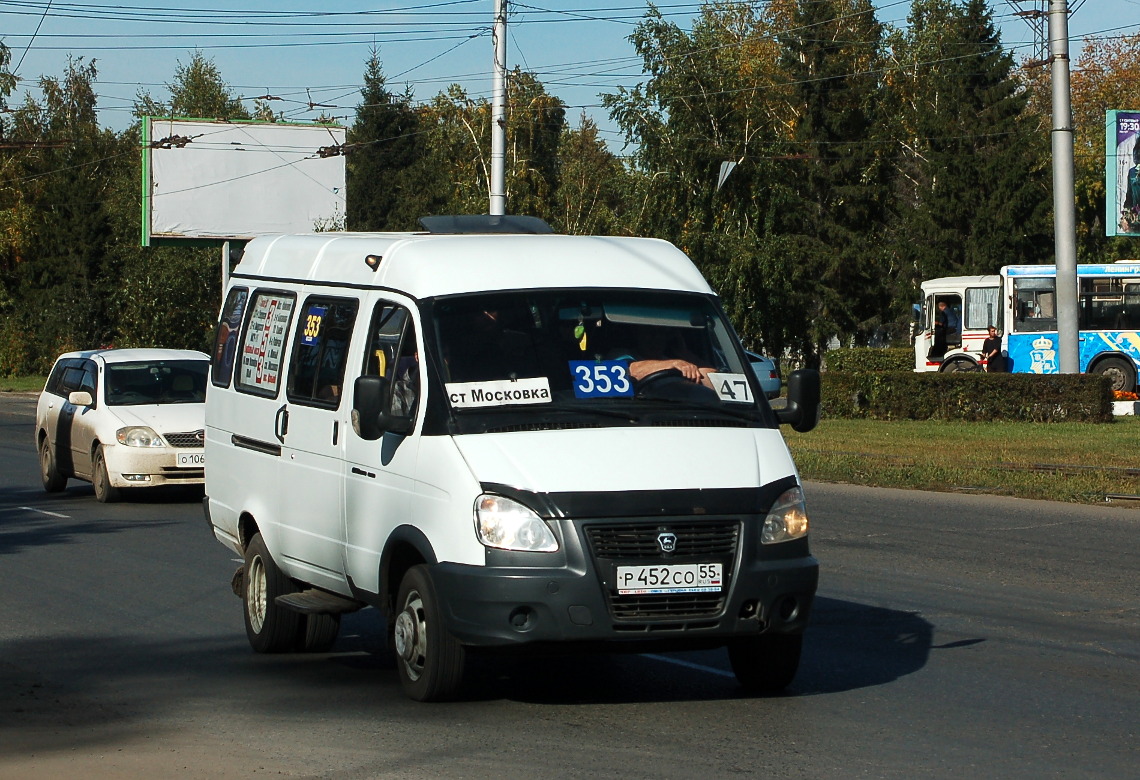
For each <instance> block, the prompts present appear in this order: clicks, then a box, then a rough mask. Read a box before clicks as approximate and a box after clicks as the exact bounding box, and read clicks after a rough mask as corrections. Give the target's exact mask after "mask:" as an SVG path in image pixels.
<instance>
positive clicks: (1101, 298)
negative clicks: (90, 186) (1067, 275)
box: [1079, 278, 1140, 331]
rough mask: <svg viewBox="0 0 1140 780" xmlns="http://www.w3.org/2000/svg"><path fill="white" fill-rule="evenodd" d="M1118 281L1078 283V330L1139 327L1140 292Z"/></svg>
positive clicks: (1095, 279) (1089, 279) (1088, 279)
mask: <svg viewBox="0 0 1140 780" xmlns="http://www.w3.org/2000/svg"><path fill="white" fill-rule="evenodd" d="M1136 288H1137V285H1136V284H1134V283H1132V284H1129V283H1125V284H1123V285H1122V284H1121V281H1120V280H1119V279H1111V278H1109V279H1099V278H1085V279H1081V280H1080V294H1079V301H1080V313H1079V317H1080V328H1081V330H1126V331H1131V330H1137V329H1138V328H1140V289H1136Z"/></svg>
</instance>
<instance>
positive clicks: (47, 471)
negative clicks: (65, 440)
mask: <svg viewBox="0 0 1140 780" xmlns="http://www.w3.org/2000/svg"><path fill="white" fill-rule="evenodd" d="M40 478H41V479H42V480H43V483H44V490H46V491H47V492H49V493H58V492H60V491H61V490H63V489H64V488H65V487H67V477H66V476H64V475H63V474H60V473H59V466H58V465H57V464H56V462H55V453H54V452H52V451H51V442H50V441H48V439H47V437H46V436H45V437H44V440H43V441H42V442H40Z"/></svg>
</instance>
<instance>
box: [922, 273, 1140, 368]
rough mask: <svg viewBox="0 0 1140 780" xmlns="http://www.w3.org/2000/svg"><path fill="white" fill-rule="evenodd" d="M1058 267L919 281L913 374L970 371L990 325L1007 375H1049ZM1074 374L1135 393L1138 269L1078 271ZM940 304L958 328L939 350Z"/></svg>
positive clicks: (1139, 352)
mask: <svg viewBox="0 0 1140 780" xmlns="http://www.w3.org/2000/svg"><path fill="white" fill-rule="evenodd" d="M1056 280H1057V268H1056V266H1053V265H1011V266H1005V267H1003V268H1002V269H1001V272H1000V273H999V274H997V275H989V276H953V277H945V278H942V279H931V280H929V281H926V282H923V284H922V295H923V301H922V304H921V306H920V307H918V310H917V312H916V315H917V318H918V323H917V328H916V335H915V339H914V357H915V363H914V366H915V368H914V370H915V371H977V370H980V369H982V368H983V367H984V366H985V360H984V359H983V358H982V342H983V341H984V340H985V338H986V330H987V328H988V327H989V326H990V325H993V326H995V327H997V328H998V330H999V332H1000V333H1001V334H1002V353H1003V355H1004V356H1005V358H1006V360H1005V363H1006V370H1007V371H1012V372H1014V373H1028V374H1056V373H1058V371H1059V368H1058V361H1057V307H1056V300H1057V293H1056ZM1077 282H1078V284H1077V300H1078V307H1079V308H1078V327H1079V328H1080V337H1079V338H1080V341H1079V344H1080V370H1081V372H1082V373H1086V372H1087V373H1096V374H1104V375H1106V376H1109V377H1111V378H1112V388H1113V390H1121V391H1134V390H1135V389H1136V377H1137V371H1138V368H1140V263H1138V262H1135V261H1130V262H1124V261H1121V262H1116V263H1109V264H1089V265H1079V266H1077ZM942 302H945V303H946V304H947V306H949V307H950V308H952V309H954V310H955V311H956V312H957V313H958V315H959V320H960V322H961V324H962V327H961V331H960V333H959V334H958V337H957V338H951V339H950V340H949V343H942V340H941V339H940V338H938V336H939V335H940V334H939V333H938V332H937V330H936V328H935V327H934V325H935V319H936V315H937V306H938V304H939V303H942Z"/></svg>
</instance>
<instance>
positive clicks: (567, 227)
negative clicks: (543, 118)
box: [551, 112, 632, 235]
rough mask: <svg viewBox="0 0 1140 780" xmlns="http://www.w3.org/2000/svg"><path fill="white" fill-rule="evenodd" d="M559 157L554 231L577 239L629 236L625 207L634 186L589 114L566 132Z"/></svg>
mask: <svg viewBox="0 0 1140 780" xmlns="http://www.w3.org/2000/svg"><path fill="white" fill-rule="evenodd" d="M558 156H559V159H560V163H561V176H560V178H559V182H558V188H557V190H555V193H554V203H553V205H552V211H553V216H552V221H551V224H552V225H553V226H554V229H555V230H556V231H558V232H560V233H571V234H577V235H616V234H620V233H623V232H625V230H624V227H623V225H622V213H623V203H624V198H625V196H626V195H628V194H629V188H630V186H631V184H632V182H631V181H630V179H629V174H628V173H627V171H626V170H625V168H624V167H623V166H622V163H621V160H619V159H618V158H617V157H616V156H614V154H613V153H612V152H610V150H609V149H608V148H607V147H606V144H605V142H604V141H603V140H602V139H601V138H600V137H599V135H598V126H597V125H596V124H595V123H594V121H593V120H591V119H590V118H589V117H587V116H586V114H585V112H583V113H582V116H581V118H580V119H579V124H578V127H577V128H573V129H571V128H567V129H566V130H564V131H563V133H562V140H561V143H560V144H559V154H558Z"/></svg>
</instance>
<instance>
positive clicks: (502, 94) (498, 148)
mask: <svg viewBox="0 0 1140 780" xmlns="http://www.w3.org/2000/svg"><path fill="white" fill-rule="evenodd" d="M492 37H493V38H494V41H495V72H494V74H493V78H492V83H491V182H490V183H491V205H490V209H489V211H488V212H487V213H489V214H491V215H496V214H506V213H507V185H506V152H507V0H495V27H494V31H493V34H492Z"/></svg>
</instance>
